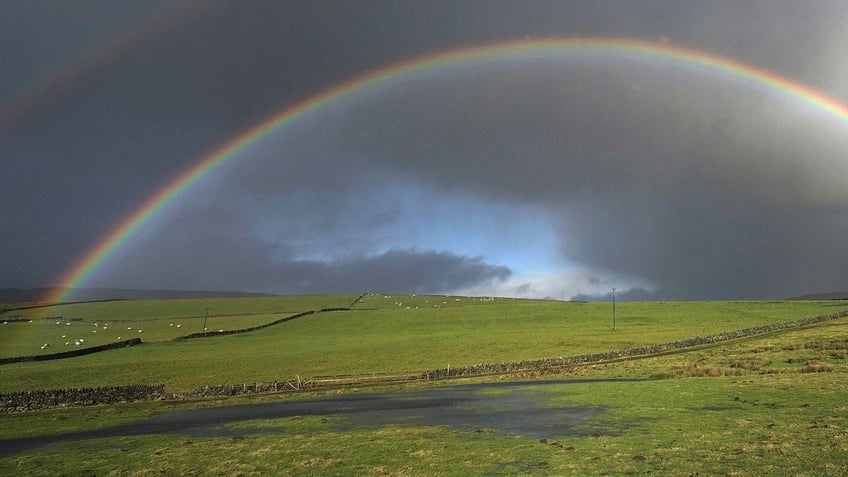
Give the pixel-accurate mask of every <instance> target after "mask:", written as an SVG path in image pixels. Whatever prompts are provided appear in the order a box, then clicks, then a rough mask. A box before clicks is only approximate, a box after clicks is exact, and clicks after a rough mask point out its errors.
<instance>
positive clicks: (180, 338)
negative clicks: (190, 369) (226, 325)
mask: <svg viewBox="0 0 848 477" xmlns="http://www.w3.org/2000/svg"><path fill="white" fill-rule="evenodd" d="M330 311H350V308H348V307H337V308H321V309H320V310H307V311H302V312H300V313H296V314H294V315H291V316H286V317H283V318H280V319H278V320H274V321H271V322H269V323H263V324H261V325H256V326H251V327H248V328H238V329H235V330H218V331H201V332H198V333H191V334H188V335H183V336H177V337H176V338H174V339H173V341H185V340H191V339H196V338H210V337H213V336H226V335H237V334H240V333H250V332H251V331H256V330H261V329H263V328H268V327H269V326H274V325H279V324H281V323H285V322H287V321H291V320H295V319H297V318H303V317H304V316H308V315H317V314H318V313H326V312H330Z"/></svg>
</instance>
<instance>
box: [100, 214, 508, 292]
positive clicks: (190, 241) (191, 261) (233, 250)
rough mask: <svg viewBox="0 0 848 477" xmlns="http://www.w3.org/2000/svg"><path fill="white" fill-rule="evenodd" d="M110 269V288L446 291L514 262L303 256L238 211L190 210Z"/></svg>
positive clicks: (396, 255) (417, 255) (397, 255)
mask: <svg viewBox="0 0 848 477" xmlns="http://www.w3.org/2000/svg"><path fill="white" fill-rule="evenodd" d="M177 223H179V224H181V225H180V227H175V228H173V232H172V233H170V234H169V235H168V237H167V239H166V240H163V239H162V231H161V230H156V231H151V233H150V234H149V236H148V237H147V240H145V238H144V237H143V238H142V239H141V240H140V241H139V243H138V244H136V246H134V247H132V248H131V249H130V250H128V251H127V252H126V253H124V254H122V255H120V256H119V257H117V258H116V259H115V260H114V261H113V262H111V263H110V264H109V267H108V269H106V270H104V271H103V274H102V277H101V278H100V282H102V283H105V284H107V285H108V286H109V287H118V288H120V287H141V288H166V289H167V288H171V289H193V290H243V291H253V292H268V293H284V294H319V293H358V292H363V291H377V292H387V293H388V292H391V293H446V292H450V291H452V290H456V289H460V288H466V287H472V286H479V285H482V284H485V283H489V282H501V281H503V280H505V279H507V278H509V276H510V275H511V271H510V270H509V268H507V267H504V266H498V265H492V264H489V263H486V262H485V261H484V259H483V258H481V257H467V256H461V255H457V254H454V253H451V252H444V251H442V252H439V251H432V250H424V251H419V250H414V249H409V250H401V249H393V250H388V251H386V252H383V253H378V254H370V255H359V256H348V257H345V258H341V259H336V260H328V261H319V260H308V259H299V258H297V256H296V255H295V252H296V251H295V250H294V249H292V248H289V247H286V246H285V244H271V243H266V242H263V241H262V240H259V239H256V238H252V237H251V236H250V235H249V234H246V233H245V231H244V230H243V227H245V224H244V223H243V222H242V221H241V219H240V217H239V216H238V215H237V214H236V213H233V212H228V211H226V210H220V209H200V210H190V211H185V212H183V213H182V214H181V215H180V216H177V217H174V218H173V219H172V220H171V221H169V222H167V223H164V224H162V225H160V228H162V229H168V228H170V227H174V225H175V224H177Z"/></svg>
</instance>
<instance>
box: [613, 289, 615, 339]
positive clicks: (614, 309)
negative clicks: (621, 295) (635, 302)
mask: <svg viewBox="0 0 848 477" xmlns="http://www.w3.org/2000/svg"><path fill="white" fill-rule="evenodd" d="M612 330H613V331H615V287H612Z"/></svg>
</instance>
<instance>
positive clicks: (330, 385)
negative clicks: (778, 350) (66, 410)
mask: <svg viewBox="0 0 848 477" xmlns="http://www.w3.org/2000/svg"><path fill="white" fill-rule="evenodd" d="M341 310H349V308H328V309H322V310H319V311H341ZM315 313H317V312H316V311H314V310H312V311H306V312H302V313H298V314H297V315H294V316H289V317H286V318H283V319H281V320H276V321H275V322H273V323H266V324H265V325H261V327H267V326H272V325H273V324H279V323H282V322H285V321H289V320H292V319H296V318H299V317H302V316H308V315H312V314H315ZM844 317H848V310H844V311H840V312H836V313H830V314H827V315H817V316H813V317H808V318H802V319H799V320H792V321H784V322H779V323H771V324H767V325H761V326H754V327H749V328H743V329H739V330H735V331H729V332H723V333H718V334H714V335H708V336H701V337H695V338H689V339H686V340H678V341H672V342H668V343H661V344H652V345H645V346H639V347H636V348H627V349H623V350H614V351H607V352H601V353H586V354H581V355H574V356H567V357H559V358H544V359H536V360H525V361H518V362H511V363H492V364H485V363H481V364H477V365H471V366H460V367H447V368H440V369H434V370H427V371H424V372H422V373H411V372H410V373H403V372H399V373H381V374H376V373H375V374H372V375H359V376H357V375H336V376H318V377H313V378H312V379H303V378H301V377H300V376H299V375H298V376H297V377H296V379H290V380H283V381H273V382H255V383H243V384H230V385H207V386H201V387H199V388H195V389H194V390H192V391H189V392H179V393H165V392H164V385H161V387H157V389H158V391H157V392H155V393H154V392H151V393H148V394H147V395H146V396H147V397H145V394H144V393H140V394H134V395H133V396H135V397H133V398H132V399H133V400H154V399H159V400H165V399H197V398H204V397H220V396H237V395H244V394H259V393H281V392H296V391H302V390H319V389H338V388H344V387H348V386H373V385H387V384H396V383H402V382H424V381H431V380H443V379H455V378H466V377H482V376H497V375H510V374H518V373H528V372H533V373H540V374H545V373H551V372H556V371H557V370H561V369H569V368H573V367H575V366H581V365H587V364H596V363H604V362H612V361H619V360H624V359H640V358H645V357H650V356H658V355H663V354H668V353H674V352H680V351H683V350H689V349H692V348H697V347H701V346H709V345H714V344H717V343H722V342H727V341H731V340H737V339H742V338H748V337H752V336H757V335H764V334H769V333H774V332H778V331H786V330H790V329H796V328H803V327H807V326H811V325H816V324H819V323H823V322H827V321H832V320H836V319H839V318H844ZM252 328H256V327H252ZM232 331H237V330H232ZM242 332H243V331H242ZM213 333H215V334H213ZM216 334H218V335H220V334H232V332H230V333H227V332H224V333H221V332H211V333H195V335H200V336H194V337H195V338H200V337H205V336H215V335H216ZM189 336H190V335H189ZM183 339H186V338H185V337H183ZM136 340H137V342H135V344H138V343H140V342H141V340H140V339H139V338H134V339H133V340H129V341H136ZM115 344H117V343H112V344H111V345H115ZM124 346H127V345H126V344H125V345H124ZM84 351H88V352H89V353H92V352H96V351H91V348H88V349H85V350H78V351H76V350H75V351H74V352H73V353H79V352H84ZM69 353H71V352H69ZM60 354H64V353H60ZM86 354H88V353H86ZM34 358H41V359H44V356H40V357H34ZM7 359H9V358H7ZM138 386H152V385H138ZM156 386H160V385H156ZM118 388H132V386H123V387H121V386H116V387H111V388H103V389H118ZM98 389H99V388H98ZM86 392H91V388H85V389H83V390H76V389H63V390H58V391H50V390H46V391H23V392H11V393H0V402H2V403H3V406H2V409H0V411H2V412H7V413H8V412H20V411H28V410H36V409H44V408H45V407H39V406H41V405H38V406H35V407H33V406H31V405H28V404H27V402H25V401H26V399H29V398H30V397H32V396H53V397H51V398H50V399H49V400H48V401H49V403H50V404H49V406H48V407H68V406H88V405H95V404H114V403H117V402H125V401H127V399H125V398H122V397H120V396H121V394H120V393H115V395H116V396H118V397H115V398H114V399H115V400H111V399H112V398H108V397H102V396H103V394H102V393H101V394H98V396H101V397H100V398H98V399H88V400H80V399H77V398H76V397H75V396H78V395H79V393H82V394H85V393H86ZM56 396H69V397H68V398H67V399H60V398H56ZM10 399H11V400H12V401H11V404H10V403H9V400H10ZM33 399H34V398H33Z"/></svg>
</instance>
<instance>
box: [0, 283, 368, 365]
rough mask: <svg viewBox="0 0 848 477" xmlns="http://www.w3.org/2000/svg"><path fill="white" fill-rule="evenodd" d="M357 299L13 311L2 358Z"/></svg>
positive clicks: (257, 319)
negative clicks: (45, 345)
mask: <svg viewBox="0 0 848 477" xmlns="http://www.w3.org/2000/svg"><path fill="white" fill-rule="evenodd" d="M355 299H356V296H355V295H338V296H336V295H333V296H292V297H261V298H249V299H245V298H212V299H179V300H124V301H111V302H93V303H76V304H70V305H60V306H52V307H46V308H35V309H29V310H13V311H8V312H6V313H0V358H5V357H11V356H30V355H39V354H50V353H58V352H62V351H68V350H71V349H75V348H85V347H90V346H97V345H101V344H106V343H109V342H115V341H120V340H122V339H123V340H126V339H129V338H141V339H142V340H143V341H144V342H146V343H153V342H158V341H166V340H172V339H174V338H176V337H178V336H183V335H187V334H190V333H198V332H202V331H203V328H204V325H205V326H206V328H207V329H208V330H209V331H215V330H234V329H239V328H248V327H252V326H256V325H261V324H264V323H269V322H271V321H274V320H277V319H280V318H282V317H285V316H289V315H292V314H294V313H298V312H301V311H306V310H316V309H320V308H324V307H327V308H335V307H346V306H349V305H350V303H351V302H352V301H353V300H355ZM207 310H208V312H209V314H208V317H207V313H206V312H207ZM19 320H23V321H19ZM29 320H32V321H31V322H30V321H29ZM80 339H82V340H83V341H82V342H81V343H80V344H77V343H78V342H79V340H80ZM45 343H46V344H49V346H48V347H44V344H45Z"/></svg>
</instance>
